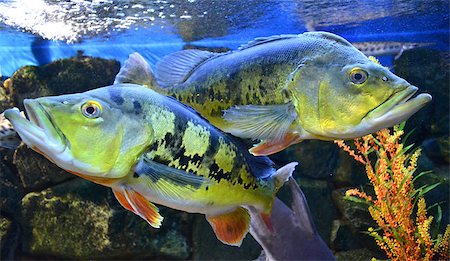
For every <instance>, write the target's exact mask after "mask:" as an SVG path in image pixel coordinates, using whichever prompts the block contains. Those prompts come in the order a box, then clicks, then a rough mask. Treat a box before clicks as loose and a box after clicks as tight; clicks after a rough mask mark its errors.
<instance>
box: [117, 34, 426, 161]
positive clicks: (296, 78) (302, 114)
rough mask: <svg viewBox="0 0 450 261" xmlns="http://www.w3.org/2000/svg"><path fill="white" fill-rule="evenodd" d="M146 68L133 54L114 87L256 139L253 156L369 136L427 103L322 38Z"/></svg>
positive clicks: (196, 54) (284, 39) (345, 45)
mask: <svg viewBox="0 0 450 261" xmlns="http://www.w3.org/2000/svg"><path fill="white" fill-rule="evenodd" d="M149 68H150V67H149V66H148V65H147V66H146V65H145V61H144V60H143V59H141V58H140V57H138V55H136V54H133V55H132V56H130V59H129V60H128V62H127V63H126V65H125V66H124V67H123V70H121V72H120V73H119V75H118V77H117V79H116V81H117V82H139V83H143V84H146V85H149V86H150V87H152V88H153V89H155V90H156V91H158V92H161V93H164V94H166V95H170V96H173V97H175V98H176V99H178V100H179V101H181V102H183V103H185V104H188V105H189V106H191V107H193V108H194V109H195V110H196V111H198V112H199V113H200V114H202V115H203V116H204V117H206V118H207V119H208V120H209V121H210V122H211V123H212V124H213V125H215V126H216V127H218V128H220V129H222V130H223V131H225V132H229V133H231V134H233V135H235V136H237V137H241V138H251V139H259V140H261V143H259V144H258V145H257V146H256V147H253V148H252V149H251V152H252V153H253V154H254V155H269V154H272V153H275V152H278V151H280V150H283V149H284V148H286V147H288V146H290V145H291V144H295V143H298V142H300V141H301V140H304V139H321V140H335V139H352V138H356V137H360V136H363V135H366V134H369V133H373V132H375V131H378V130H380V129H382V128H386V127H391V126H393V125H395V124H397V123H400V122H402V121H404V120H406V119H407V118H409V117H410V116H411V115H412V114H414V113H415V112H417V111H418V110H419V109H420V108H422V107H423V106H424V105H425V104H426V103H428V102H429V101H430V100H431V96H430V95H429V94H421V95H418V96H417V97H416V98H414V99H411V100H408V99H409V98H411V97H412V96H413V95H414V93H415V92H416V91H417V90H418V88H417V87H415V86H412V85H411V84H409V83H408V82H407V81H405V80H404V79H401V78H399V77H398V76H396V75H394V74H393V73H392V72H390V71H389V70H388V69H387V68H385V67H383V66H381V65H380V64H379V63H378V62H377V61H376V60H375V59H369V58H368V57H366V56H365V55H364V54H363V53H361V52H360V51H358V50H357V49H356V48H355V47H354V46H353V45H351V44H350V43H349V42H348V41H346V40H345V39H343V38H341V37H339V36H337V35H334V34H331V33H326V32H308V33H303V34H300V35H278V36H271V37H267V38H258V39H255V40H254V41H252V42H250V43H248V44H246V45H244V46H241V47H240V48H239V49H238V50H235V51H230V52H227V53H222V54H219V53H212V52H207V51H200V50H184V51H180V52H176V53H174V54H170V55H168V56H166V57H165V58H163V59H162V60H161V61H160V62H159V63H158V64H157V65H156V71H155V77H153V73H152V72H151V71H150V70H149ZM143 72H145V73H143ZM145 77H147V78H145ZM156 82H157V83H158V84H156Z"/></svg>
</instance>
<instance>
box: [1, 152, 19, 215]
mask: <svg viewBox="0 0 450 261" xmlns="http://www.w3.org/2000/svg"><path fill="white" fill-rule="evenodd" d="M0 157H2V159H0V211H1V212H2V213H7V214H8V215H9V216H13V217H15V216H19V213H20V200H21V199H22V197H23V195H24V191H23V187H22V185H21V182H20V180H19V178H18V177H17V174H16V173H15V172H16V170H15V168H14V166H13V165H12V163H11V162H10V161H9V160H5V159H4V157H6V156H5V155H3V154H2V153H0Z"/></svg>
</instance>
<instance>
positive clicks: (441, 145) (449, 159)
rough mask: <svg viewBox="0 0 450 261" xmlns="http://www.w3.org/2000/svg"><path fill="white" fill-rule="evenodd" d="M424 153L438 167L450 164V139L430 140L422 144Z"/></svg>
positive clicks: (447, 137)
mask: <svg viewBox="0 0 450 261" xmlns="http://www.w3.org/2000/svg"><path fill="white" fill-rule="evenodd" d="M422 148H423V152H424V153H425V154H426V155H427V156H428V158H429V159H431V160H432V161H433V163H434V164H436V165H447V166H448V165H449V164H450V137H449V136H448V135H447V136H444V137H440V138H430V139H426V140H425V141H423V142H422Z"/></svg>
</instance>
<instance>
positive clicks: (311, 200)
mask: <svg viewBox="0 0 450 261" xmlns="http://www.w3.org/2000/svg"><path fill="white" fill-rule="evenodd" d="M297 182H298V184H299V186H300V188H301V189H302V191H303V193H304V194H305V197H306V200H307V201H308V205H309V209H310V210H311V215H312V217H313V220H314V223H315V225H316V228H317V231H318V233H319V234H320V236H321V237H322V239H323V240H324V241H325V243H326V244H327V245H330V238H331V231H332V226H333V225H332V224H333V220H335V219H336V218H337V211H336V208H335V206H334V205H333V203H332V202H331V188H330V185H329V184H328V182H327V181H323V180H316V179H309V178H298V179H297Z"/></svg>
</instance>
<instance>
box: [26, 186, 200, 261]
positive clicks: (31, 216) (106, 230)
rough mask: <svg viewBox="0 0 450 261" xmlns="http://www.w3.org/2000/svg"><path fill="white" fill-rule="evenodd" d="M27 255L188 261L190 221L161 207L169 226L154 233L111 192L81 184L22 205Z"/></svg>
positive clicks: (32, 197)
mask: <svg viewBox="0 0 450 261" xmlns="http://www.w3.org/2000/svg"><path fill="white" fill-rule="evenodd" d="M22 209H23V213H22V215H23V216H22V219H21V223H22V227H23V233H24V236H23V242H22V245H23V251H24V252H25V253H28V254H31V255H33V256H42V257H58V258H64V259H69V258H70V259H74V258H76V259H96V258H102V259H112V258H119V259H130V258H134V259H135V258H144V257H147V258H148V257H153V258H155V257H157V258H169V259H186V258H188V257H189V255H190V253H191V248H190V246H189V244H188V238H189V235H186V231H187V230H186V228H185V227H186V226H187V225H188V224H189V222H190V219H189V215H187V214H186V213H183V212H179V211H174V210H170V209H167V208H164V207H160V212H161V215H163V216H164V218H165V219H164V222H163V225H162V227H161V228H160V229H154V228H151V227H150V225H148V224H147V222H145V221H144V220H143V219H142V218H140V217H138V216H137V215H134V214H133V213H131V212H129V211H127V210H125V209H124V208H123V207H121V206H120V205H119V203H118V202H117V201H116V199H115V198H114V196H113V195H112V192H111V190H110V189H109V188H106V187H103V186H100V185H96V184H94V183H91V182H88V181H85V180H81V179H76V180H73V181H70V182H65V183H63V184H61V185H58V186H55V187H52V188H50V189H47V190H44V191H42V192H39V193H36V192H33V193H29V194H27V195H26V196H25V197H24V198H23V200H22Z"/></svg>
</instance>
